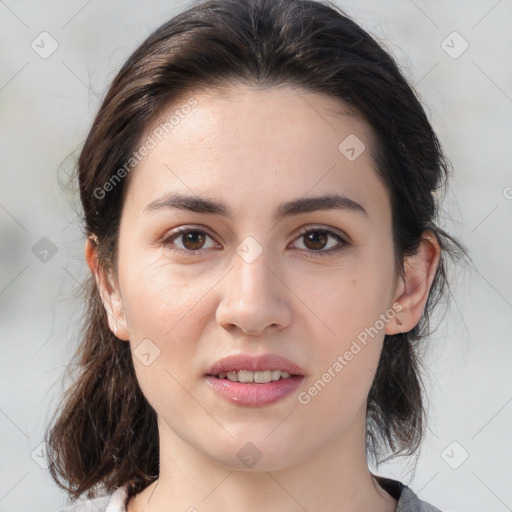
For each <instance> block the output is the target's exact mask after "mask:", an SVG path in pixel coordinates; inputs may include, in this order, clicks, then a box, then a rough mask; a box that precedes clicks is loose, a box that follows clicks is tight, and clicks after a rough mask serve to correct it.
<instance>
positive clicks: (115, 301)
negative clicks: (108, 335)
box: [85, 235, 130, 341]
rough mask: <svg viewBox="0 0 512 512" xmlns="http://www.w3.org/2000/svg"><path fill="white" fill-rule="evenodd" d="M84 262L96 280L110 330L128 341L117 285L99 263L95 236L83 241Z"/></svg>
mask: <svg viewBox="0 0 512 512" xmlns="http://www.w3.org/2000/svg"><path fill="white" fill-rule="evenodd" d="M85 260H86V262H87V265H88V266H89V269H90V270H91V272H92V274H93V275H94V278H95V280H96V286H97V287H98V290H99V293H100V296H101V301H102V302H103V307H104V308H105V311H106V313H107V316H108V323H109V327H110V330H111V331H112V332H113V333H114V335H115V336H116V337H117V338H119V339H121V340H124V341H128V340H129V339H130V338H129V332H128V329H127V327H126V320H125V315H124V308H123V301H122V297H121V294H120V291H119V285H118V283H117V281H116V279H114V277H113V276H112V275H111V273H110V272H108V271H107V269H105V268H104V267H103V266H102V265H100V263H99V260H98V239H97V237H96V235H91V236H89V237H88V238H87V240H86V241H85Z"/></svg>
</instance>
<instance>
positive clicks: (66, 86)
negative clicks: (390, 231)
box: [0, 0, 512, 512]
mask: <svg viewBox="0 0 512 512" xmlns="http://www.w3.org/2000/svg"><path fill="white" fill-rule="evenodd" d="M336 3H337V4H338V5H340V6H341V7H343V8H344V9H345V10H346V12H347V13H348V14H349V15H352V16H353V17H354V18H355V19H356V20H357V21H359V22H360V23H361V24H362V25H363V27H365V28H366V29H367V30H369V31H370V32H371V33H372V34H373V35H374V36H376V37H377V38H378V39H379V40H380V41H382V42H384V43H385V45H386V47H387V48H388V50H389V51H391V52H392V53H393V54H394V56H395V57H396V58H397V60H398V61H399V63H400V64H401V65H402V67H403V69H404V72H405V74H406V76H407V77H408V78H409V79H410V81H411V82H412V83H413V84H414V85H415V87H416V89H417V91H418V93H419V94H420V96H421V98H422V100H423V102H424V104H425V105H426V108H427V112H428V114H429V116H430V119H431V122H432V124H433V126H434V128H435V129H436V131H437V133H438V135H439V137H440V140H441V142H442V144H443V146H444V149H445V152H446V154H447V155H448V157H449V159H450V160H451V162H452V165H453V168H454V179H453V181H452V183H451V188H450V192H449V194H448V195H447V197H446V200H445V204H444V214H443V226H444V227H445V228H446V229H447V230H449V231H450V232H452V233H453V234H455V235H456V236H458V237H460V238H461V239H462V241H463V242H464V243H465V244H466V245H467V246H468V248H469V249H470V251H471V256H472V258H473V261H474V264H475V265H474V269H471V268H466V269H464V268H460V269H455V271H454V272H453V274H452V275H453V279H454V281H453V288H452V296H451V301H450V304H449V305H447V307H446V315H445V316H444V318H443V319H442V323H441V325H440V327H439V328H438V330H437V331H436V333H435V335H434V336H433V338H432V340H431V342H430V350H429V353H428V358H427V361H426V367H427V368H428V377H427V381H426V383H427V389H428V399H429V411H430V424H429V431H428V433H427V437H426V439H425V443H424V445H423V449H422V451H421V454H420V458H419V461H418V466H417V470H416V473H415V474H414V475H413V474H412V472H411V467H410V465H407V464H406V463H405V461H400V460H397V461H395V462H394V463H392V464H387V465H383V466H381V467H379V469H378V473H379V474H382V475H385V476H391V477H395V478H399V479H401V480H402V481H404V483H407V484H408V485H409V486H411V487H412V488H413V489H414V490H415V491H416V492H417V493H418V494H419V496H420V497H421V498H422V499H425V500H427V501H430V502H432V503H434V504H435V505H436V506H438V507H439V508H441V509H443V510H445V511H465V512H477V511H482V510H485V511H505V510H512V487H511V486H510V481H511V476H512V462H511V461H512V457H511V455H512V451H511V448H512V436H511V435H510V432H511V428H510V427H511V423H512V421H511V420H512V383H511V379H510V366H511V363H512V357H511V355H512V343H511V339H510V338H511V337H510V332H511V328H512V275H511V274H512V273H511V258H510V255H511V253H512V250H511V249H512V229H511V225H512V223H511V221H512V172H511V162H512V149H511V148H512V138H511V135H512V126H511V114H512V67H511V65H510V55H511V44H512V1H511V0H498V1H496V0H479V1H467V0H451V1H449V2H447V1H441V0H414V1H413V0H394V1H392V0H386V1H382V0H380V1H379V0H371V1H370V0H360V1H353V2H348V1H339V2H336ZM186 6H187V3H186V2H184V1H178V0H175V1H171V0H168V1H165V2H164V1H151V2H135V1H125V2H120V1H104V2H102V1H100V0H88V1H87V0H76V1H75V0H68V1H49V0H45V1H37V2H36V1H33V2H27V1H16V0H0V52H1V54H0V55H1V65H0V141H1V150H2V151H1V156H2V158H1V163H0V169H1V170H0V173H1V178H0V254H1V256H0V333H1V340H2V341H1V343H2V357H1V359H0V365H1V366H0V378H1V390H2V392H1V397H0V433H1V436H0V443H1V460H0V511H9V512H18V511H24V512H29V511H34V512H35V511H38V512H43V511H44V512H47V511H48V512H51V511H52V510H55V509H56V508H59V507H60V506H61V505H62V504H64V503H65V498H66V497H65V495H64V494H63V492H62V491H60V490H59V489H58V488H57V487H56V485H55V484H54V482H53V480H51V478H50V476H49V473H48V470H47V469H46V468H45V465H44V463H43V462H42V459H43V458H42V457H41V455H42V450H43V449H44V447H42V446H41V441H42V435H43V432H44V428H45V425H46V422H47V421H48V419H49V417H50V413H51V412H53V408H54V407H55V406H56V400H57V399H58V397H59V394H60V393H61V392H62V384H61V378H62V374H63V371H64V369H65V367H66V364H68V362H69V360H70V358H71V356H72V354H73V352H74V350H75V348H76V340H77V337H76V322H77V319H78V317H79V313H80V310H79V306H80V304H79V302H78V300H77V298H76V287H77V284H78V282H80V280H81V279H82V278H83V276H85V275H86V271H87V269H86V265H85V262H84V258H83V246H84V238H83V234H82V230H81V226H80V224H79V222H78V217H77V211H78V198H77V196H76V195H73V194H70V193H68V192H66V191H65V189H63V187H62V183H66V181H67V179H68V177H69V175H70V173H71V171H72V169H73V166H74V164H75V159H76V155H77V154H78V150H79V149H80V146H81V144H82V142H83V141H84V139H85V137H86V135H87V132H88V129H89V128H90V124H91V122H92V119H93V116H94V114H95V113H96V111H97V109H98V106H99V102H100V99H101V98H102V97H103V96H104V94H105V92H106V89H107V87H108V85H109V83H110V82H111V80H112V79H113V78H114V76H115V74H116V72H117V71H118V70H119V68H120V66H121V65H122V63H123V62H124V60H125V59H126V58H127V57H128V56H129V54H130V53H131V52H132V51H133V50H134V49H135V48H136V47H137V46H138V45H139V44H140V43H141V42H142V41H143V39H144V38H145V37H146V36H147V35H148V34H149V33H150V32H152V31H153V30H154V29H155V28H156V27H157V26H158V25H160V24H161V23H162V22H163V21H165V20H167V19H169V18H170V17H172V16H173V15H175V14H177V13H178V12H180V11H181V10H183V8H184V7H186ZM443 307H444V306H443Z"/></svg>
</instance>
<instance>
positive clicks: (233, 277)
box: [216, 250, 292, 336]
mask: <svg viewBox="0 0 512 512" xmlns="http://www.w3.org/2000/svg"><path fill="white" fill-rule="evenodd" d="M268 253H269V251H268V250H263V251H262V253H261V254H260V255H259V256H258V257H257V258H256V259H255V260H254V261H252V262H248V261H246V260H244V259H243V258H242V257H241V256H239V254H237V253H235V254H234V257H233V268H232V269H231V271H230V272H229V273H228V274H227V276H226V278H225V279H223V280H222V281H221V283H222V284H221V286H222V289H221V300H220V303H219V305H218V307H217V312H216V320H217V322H218V323H219V325H221V326H222V327H223V328H224V329H226V330H228V331H230V332H232V333H234V331H235V330H236V329H240V330H242V331H243V332H245V333H246V334H250V335H253V336H259V335H261V334H263V333H264V332H265V331H266V329H267V328H268V327H272V328H273V329H278V330H280V329H283V328H285V327H286V326H288V325H289V324H290V322H291V319H292V310H291V305H290V294H291V292H290V290H289V289H288V288H287V286H286V284H285V282H286V279H285V278H284V277H285V276H284V275H283V270H281V271H280V270H279V268H278V265H276V264H275V262H271V261H270V260H271V258H270V257H269V254H268Z"/></svg>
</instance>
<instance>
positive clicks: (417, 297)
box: [386, 231, 441, 334]
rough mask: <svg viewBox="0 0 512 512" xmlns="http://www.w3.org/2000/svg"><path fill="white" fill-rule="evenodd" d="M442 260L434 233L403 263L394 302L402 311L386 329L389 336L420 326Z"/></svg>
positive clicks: (423, 240)
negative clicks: (402, 273)
mask: <svg viewBox="0 0 512 512" xmlns="http://www.w3.org/2000/svg"><path fill="white" fill-rule="evenodd" d="M440 258H441V247H440V246H439V242H438V240H437V237H436V236H435V234H434V233H433V232H431V231H426V232H425V233H423V235H422V239H421V242H420V245H419V247H418V250H417V251H416V253H415V254H414V255H412V256H408V257H406V258H405V260H404V275H403V277H401V282H400V285H399V288H398V293H397V296H396V298H395V301H394V302H395V303H397V304H399V305H400V306H401V309H400V312H399V313H397V314H396V317H395V319H394V321H391V322H389V323H388V324H387V325H386V334H398V333H403V332H409V331H410V330H411V329H413V328H414V327H415V326H416V325H417V324H418V322H419V321H420V319H421V316H422V315H423V311H424V309H425V306H426V304H427V300H428V296H429V293H430V288H431V286H432V283H433V281H434V277H435V274H436V271H437V268H438V266H439V261H440Z"/></svg>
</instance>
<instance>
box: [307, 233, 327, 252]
mask: <svg viewBox="0 0 512 512" xmlns="http://www.w3.org/2000/svg"><path fill="white" fill-rule="evenodd" d="M319 239H320V240H319ZM326 239H327V236H326V234H325V233H323V232H322V231H315V232H314V233H309V234H308V235H307V237H306V240H307V241H308V242H312V243H313V247H312V248H313V249H321V248H322V247H323V246H324V245H325V243H326ZM315 244H316V245H315ZM318 244H319V245H320V246H318ZM306 245H307V244H306Z"/></svg>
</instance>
